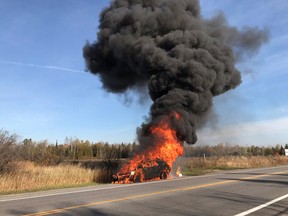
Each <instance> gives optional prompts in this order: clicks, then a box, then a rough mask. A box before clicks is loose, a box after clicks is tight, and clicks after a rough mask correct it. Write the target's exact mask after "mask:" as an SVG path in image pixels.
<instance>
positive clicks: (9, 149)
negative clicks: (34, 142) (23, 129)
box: [0, 129, 18, 174]
mask: <svg viewBox="0 0 288 216" xmlns="http://www.w3.org/2000/svg"><path fill="white" fill-rule="evenodd" d="M17 140H18V136H17V135H16V134H10V133H9V132H8V131H5V130H3V129H1V130H0V174H1V173H5V172H12V171H13V169H14V166H13V165H14V162H15V160H16V158H17V155H16V145H17Z"/></svg>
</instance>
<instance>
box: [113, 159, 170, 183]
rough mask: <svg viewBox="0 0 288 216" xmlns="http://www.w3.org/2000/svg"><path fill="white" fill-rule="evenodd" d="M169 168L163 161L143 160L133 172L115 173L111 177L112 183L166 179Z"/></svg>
mask: <svg viewBox="0 0 288 216" xmlns="http://www.w3.org/2000/svg"><path fill="white" fill-rule="evenodd" d="M170 172H171V167H170V166H169V165H168V164H167V163H166V162H165V161H163V160H160V159H156V160H145V161H143V162H141V163H139V164H138V166H137V168H136V169H135V170H131V171H130V172H128V173H121V172H119V173H117V174H116V175H113V183H116V182H118V183H121V182H122V183H123V182H142V181H146V180H151V179H157V178H160V179H163V180H165V179H167V178H168V175H169V173H170Z"/></svg>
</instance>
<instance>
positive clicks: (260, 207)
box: [234, 194, 288, 216]
mask: <svg viewBox="0 0 288 216" xmlns="http://www.w3.org/2000/svg"><path fill="white" fill-rule="evenodd" d="M286 198H288V194H286V195H284V196H281V197H278V198H276V199H274V200H271V201H270V202H267V203H264V204H262V205H259V206H256V207H255V208H252V209H249V210H247V211H245V212H242V213H239V214H236V215H234V216H245V215H248V214H251V213H253V212H255V211H258V210H260V209H262V208H265V207H267V206H269V205H272V204H273V203H276V202H279V201H281V200H283V199H286Z"/></svg>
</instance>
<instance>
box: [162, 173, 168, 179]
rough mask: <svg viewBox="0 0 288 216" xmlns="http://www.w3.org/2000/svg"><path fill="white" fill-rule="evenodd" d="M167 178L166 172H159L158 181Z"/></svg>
mask: <svg viewBox="0 0 288 216" xmlns="http://www.w3.org/2000/svg"><path fill="white" fill-rule="evenodd" d="M167 177H168V174H167V172H165V171H163V172H161V174H160V179H164V180H165V179H167Z"/></svg>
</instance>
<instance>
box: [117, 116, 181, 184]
mask: <svg viewBox="0 0 288 216" xmlns="http://www.w3.org/2000/svg"><path fill="white" fill-rule="evenodd" d="M173 116H174V118H175V119H177V120H179V119H180V118H181V116H180V114H178V113H174V115H173ZM168 120H169V119H168V117H167V118H163V119H162V121H160V123H159V124H158V125H157V126H153V127H151V128H150V133H151V136H153V140H154V143H153V145H151V146H150V147H149V148H148V149H146V150H145V151H144V152H142V153H140V154H137V155H135V156H134V157H133V159H131V160H130V161H129V163H127V164H125V165H124V166H123V167H122V168H121V170H120V173H127V172H130V171H131V170H135V169H136V168H137V167H138V166H139V164H141V163H143V161H145V160H151V161H153V160H156V159H160V160H163V161H165V162H166V163H167V164H168V165H169V166H170V167H171V168H172V164H173V162H174V161H175V160H176V158H177V157H178V156H181V155H183V152H184V148H183V146H182V144H181V141H179V139H178V138H177V135H176V131H175V130H173V129H172V128H171V127H170V126H169V123H168V122H169V121H168ZM122 183H125V182H122Z"/></svg>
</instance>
